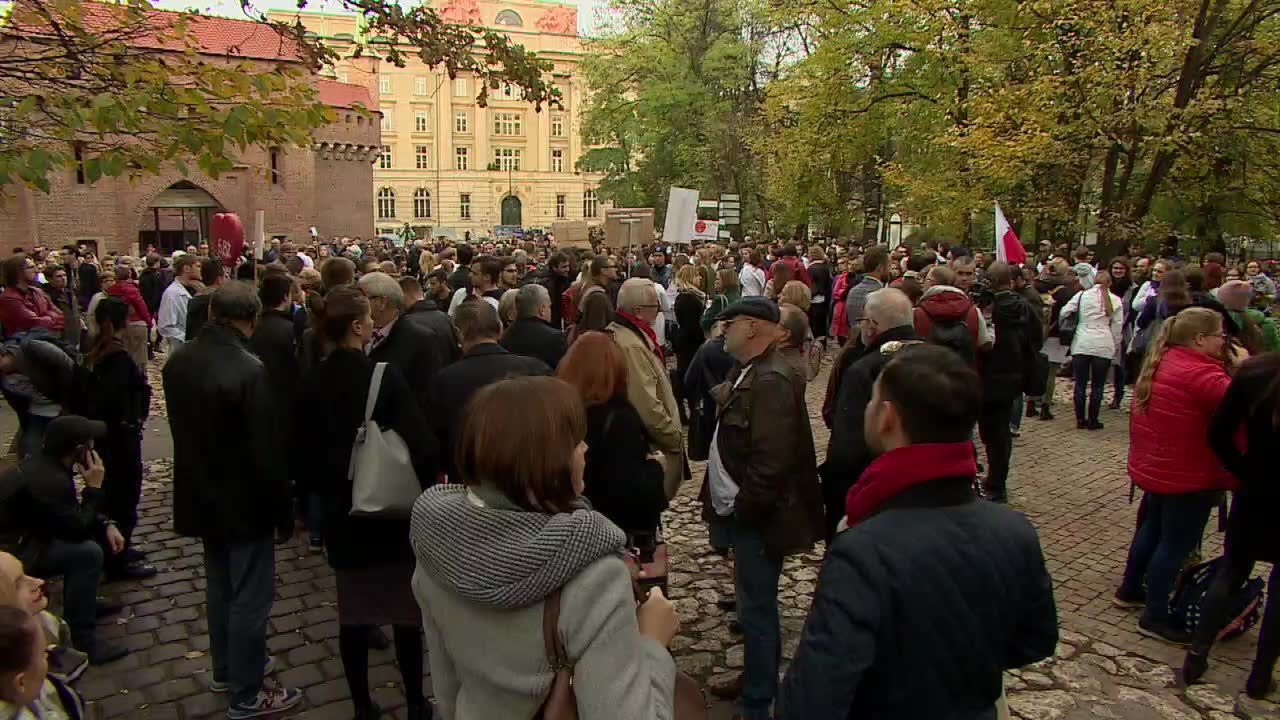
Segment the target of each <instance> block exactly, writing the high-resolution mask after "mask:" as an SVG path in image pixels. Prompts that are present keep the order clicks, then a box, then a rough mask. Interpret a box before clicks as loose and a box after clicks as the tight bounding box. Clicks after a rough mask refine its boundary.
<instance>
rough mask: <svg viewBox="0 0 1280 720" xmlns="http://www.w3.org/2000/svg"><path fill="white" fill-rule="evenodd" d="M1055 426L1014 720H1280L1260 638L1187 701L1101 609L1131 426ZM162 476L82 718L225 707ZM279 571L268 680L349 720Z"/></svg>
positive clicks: (1237, 646) (724, 584)
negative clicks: (1040, 568)
mask: <svg viewBox="0 0 1280 720" xmlns="http://www.w3.org/2000/svg"><path fill="white" fill-rule="evenodd" d="M152 379H153V383H154V387H156V388H157V392H156V395H157V402H156V406H155V412H157V413H158V414H163V410H164V408H163V401H162V399H161V398H160V395H161V393H160V392H159V378H158V373H156V372H155V368H154V367H153V368H152ZM825 384H826V376H825V372H824V374H823V375H822V376H820V377H819V379H818V380H817V381H816V382H815V383H814V385H813V386H812V387H811V388H810V393H809V402H810V407H811V408H812V409H813V412H814V415H815V420H814V434H815V440H816V444H817V447H818V448H819V452H820V453H821V452H822V451H823V450H824V449H825V447H826V443H827V431H826V429H825V427H823V426H822V423H821V421H820V420H818V419H816V416H817V409H818V408H819V407H820V405H821V396H822V392H823V389H824V388H825ZM1070 389H1071V385H1070V383H1069V382H1065V383H1062V382H1060V383H1059V393H1060V399H1065V398H1066V397H1067V395H1065V394H1064V393H1066V392H1069V391H1070ZM1057 413H1058V419H1056V420H1053V421H1049V422H1041V421H1038V420H1031V419H1028V420H1026V421H1025V422H1024V423H1023V431H1022V437H1021V438H1020V439H1018V440H1017V441H1016V443H1015V446H1014V458H1013V471H1012V476H1011V481H1010V492H1011V502H1012V506H1013V507H1015V508H1017V509H1018V510H1020V511H1022V512H1024V513H1026V514H1027V515H1028V517H1029V518H1030V519H1031V520H1032V522H1033V523H1034V524H1035V525H1036V526H1037V528H1038V529H1039V532H1040V536H1041V541H1042V543H1043V545H1044V549H1045V554H1046V557H1047V561H1048V564H1049V568H1050V571H1051V572H1052V574H1053V577H1054V580H1055V586H1056V596H1057V602H1058V609H1059V613H1060V616H1061V621H1062V627H1063V636H1062V644H1061V645H1060V646H1059V648H1058V651H1057V653H1056V655H1055V657H1053V658H1050V659H1049V660H1047V661H1045V662H1043V663H1040V664H1038V665H1036V666H1032V667H1030V668H1026V669H1024V670H1022V671H1018V672H1013V673H1010V674H1009V677H1008V679H1007V683H1006V684H1007V687H1008V691H1009V704H1010V708H1011V710H1012V711H1013V713H1014V715H1015V717H1018V718H1023V719H1024V720H1054V719H1057V718H1064V719H1066V720H1075V719H1077V718H1081V719H1083V718H1124V719H1125V720H1145V719H1148V718H1150V719H1155V718H1167V719H1170V720H1195V719H1197V718H1203V719H1205V720H1226V719H1227V718H1235V717H1243V718H1258V719H1265V718H1271V719H1274V720H1280V708H1277V707H1276V706H1274V705H1270V704H1266V703H1252V702H1241V701H1240V700H1239V698H1237V695H1236V693H1237V692H1238V690H1239V689H1240V688H1241V687H1242V686H1243V681H1244V680H1243V679H1244V674H1245V672H1246V671H1247V669H1248V665H1249V662H1250V659H1251V657H1252V653H1253V649H1254V643H1255V640H1256V630H1255V631H1253V632H1251V633H1250V634H1249V635H1248V636H1246V637H1244V638H1240V639H1237V640H1234V641H1231V642H1228V643H1222V644H1220V645H1219V646H1218V647H1217V648H1215V650H1214V657H1213V667H1212V669H1211V670H1210V672H1209V674H1208V676H1207V680H1208V681H1209V682H1211V683H1214V684H1213V685H1208V686H1201V687H1198V688H1193V689H1192V690H1190V691H1186V692H1184V691H1182V690H1180V689H1177V688H1175V687H1174V683H1173V678H1174V675H1173V672H1172V670H1171V669H1170V668H1169V667H1168V663H1175V664H1176V663H1180V661H1181V653H1180V651H1178V650H1176V649H1174V648H1171V647H1169V646H1166V645H1163V644H1161V643H1158V642H1155V641H1153V640H1150V639H1147V638H1145V637H1142V636H1139V635H1138V634H1137V632H1136V625H1135V621H1136V616H1135V615H1134V614H1132V613H1130V612H1125V611H1121V610H1118V609H1116V608H1113V607H1112V606H1111V605H1110V602H1109V598H1110V594H1111V593H1112V591H1113V590H1114V587H1115V585H1116V584H1117V582H1118V579H1119V575H1120V572H1121V569H1122V568H1123V566H1124V554H1125V550H1126V548H1127V546H1128V542H1129V539H1130V536H1131V534H1132V532H1133V517H1134V511H1135V508H1136V506H1135V505H1130V504H1129V503H1128V481H1127V478H1126V475H1125V472H1124V463H1125V455H1126V451H1127V418H1126V416H1125V414H1124V412H1123V411H1110V410H1104V415H1103V418H1102V420H1103V422H1104V423H1105V424H1106V428H1105V429H1104V430H1102V431H1099V432H1087V431H1079V430H1076V429H1075V424H1074V422H1072V418H1071V411H1070V408H1069V406H1068V405H1067V404H1066V403H1064V402H1061V401H1060V402H1059V404H1058V406H1057ZM171 470H172V464H171V462H170V461H169V460H166V459H159V460H154V461H150V462H148V463H147V468H146V482H145V485H144V500H143V503H142V505H141V507H140V512H141V525H140V526H139V528H138V533H137V537H138V539H139V541H140V543H141V546H142V548H143V549H144V550H146V551H147V552H148V553H149V556H150V558H151V559H152V560H153V561H155V562H156V564H157V565H160V566H161V567H162V568H163V572H161V574H159V575H158V576H156V577H154V578H151V579H149V580H146V581H144V582H142V583H128V584H122V585H116V586H111V587H110V588H109V591H110V592H111V593H112V594H114V595H115V596H117V597H118V598H119V599H120V600H122V601H124V602H125V603H127V604H128V609H127V610H126V611H125V612H124V613H123V615H122V616H121V617H119V618H115V619H110V620H107V621H104V623H105V624H104V626H103V627H102V628H101V631H102V633H103V634H104V635H107V636H109V637H113V638H117V639H120V640H122V641H123V642H125V643H126V644H127V645H128V646H129V647H130V648H131V649H133V650H134V652H133V654H131V655H130V656H128V657H127V658H125V659H124V660H121V661H119V662H117V663H114V664H112V665H109V666H106V667H105V668H92V669H90V670H89V672H88V673H86V674H85V676H84V678H83V679H81V680H80V682H79V683H78V687H79V688H80V690H81V691H82V692H83V693H84V694H85V696H86V698H87V699H88V700H90V701H91V717H93V718H99V719H105V718H115V717H128V718H139V719H140V720H150V719H157V720H159V719H161V718H164V719H168V718H179V719H181V720H194V719H195V718H206V717H217V716H220V714H221V712H222V710H223V708H224V703H223V700H222V699H221V697H220V696H216V695H213V694H211V693H209V692H208V690H207V683H208V680H209V658H208V655H207V651H208V644H209V636H208V629H207V625H206V622H205V616H204V607H203V605H204V579H203V568H202V563H201V555H200V546H199V543H197V542H195V541H193V540H190V539H186V538H180V537H177V536H176V535H174V533H173V532H172V518H171V511H170V496H171V493H170V487H169V484H170V481H171ZM701 474H702V467H701V464H696V465H695V468H694V476H695V482H691V483H689V484H687V485H686V487H684V488H683V489H682V491H681V494H680V497H679V498H678V499H677V500H676V502H675V503H674V504H673V507H672V509H671V510H670V511H669V512H668V514H667V517H666V523H665V525H666V528H667V532H668V541H669V546H670V550H671V553H672V568H673V572H672V576H671V596H672V598H673V600H674V602H675V604H676V607H677V608H678V610H679V612H680V615H681V619H682V628H681V632H680V635H679V636H678V637H677V638H676V640H675V642H674V643H673V645H672V651H673V653H674V654H675V656H676V660H677V663H678V665H679V666H680V667H681V668H682V669H683V670H685V671H687V672H690V673H691V674H693V675H695V676H697V677H699V678H701V679H703V680H704V681H707V682H709V683H713V684H714V683H720V682H725V681H727V680H728V679H730V678H732V677H733V675H734V673H736V672H737V671H738V669H739V668H741V666H742V645H741V638H740V637H737V636H734V635H733V634H731V633H730V632H729V628H728V621H729V620H730V619H731V618H732V614H731V613H725V612H723V611H721V610H720V609H719V608H718V607H717V606H716V603H715V601H716V600H718V599H720V598H721V597H723V596H726V595H728V594H731V592H732V575H731V571H730V568H729V565H728V564H726V562H725V561H724V560H723V559H722V558H720V557H719V556H716V555H713V554H711V553H710V550H709V548H708V547H707V543H706V528H705V526H704V525H703V523H702V522H701V520H700V519H699V512H700V505H699V504H698V503H697V501H696V499H695V497H696V493H697V482H696V481H697V480H700V478H701ZM1211 529H1212V528H1211ZM1219 538H1220V536H1218V535H1214V534H1212V533H1210V534H1208V535H1207V536H1206V541H1205V544H1204V551H1203V552H1204V555H1205V556H1206V557H1208V556H1212V555H1213V554H1215V553H1217V552H1218V550H1219V547H1220V544H1219ZM821 552H822V548H821V547H819V548H817V549H815V551H814V552H812V553H809V554H806V555H804V556H800V557H795V558H792V559H790V560H788V561H787V563H786V565H785V569H784V574H785V577H784V579H783V586H782V590H781V593H780V601H781V605H782V624H783V631H784V656H785V657H786V658H790V657H791V655H792V653H793V651H794V649H795V645H796V643H797V641H798V639H799V634H800V631H801V630H802V628H803V623H804V617H805V612H806V609H807V607H808V605H809V602H810V600H811V598H812V595H813V592H814V588H815V586H816V584H817V579H818V571H819V569H820V561H821ZM276 564H277V587H276V602H275V605H274V607H273V609H272V617H271V623H270V632H271V637H270V639H269V647H270V650H271V652H272V653H273V654H274V655H275V656H276V658H277V662H278V667H279V674H278V677H279V679H280V680H281V681H283V682H284V683H286V684H289V685H294V686H298V687H301V688H303V689H304V691H305V695H306V704H305V709H304V710H302V711H301V712H299V713H297V714H296V717H305V718H316V719H317V720H318V719H328V718H336V719H342V720H345V719H346V718H349V717H350V703H349V702H347V688H346V684H345V681H344V680H343V676H342V666H341V661H340V660H339V658H338V648H337V639H336V638H337V633H338V626H337V613H336V610H335V607H334V602H335V597H334V584H333V575H332V573H331V572H330V571H329V569H328V567H327V565H326V564H325V562H324V559H323V557H322V556H320V555H308V554H305V552H304V551H300V550H299V549H298V548H296V547H294V546H293V545H288V546H282V547H281V548H280V549H279V551H278V554H277V563H276ZM54 596H55V598H56V597H57V593H54ZM370 668H371V669H370V677H371V686H373V687H375V688H377V689H376V690H375V691H374V694H375V697H376V699H377V700H378V702H379V703H380V704H381V705H382V706H383V707H384V708H388V709H395V713H396V714H395V715H394V717H402V715H400V714H399V713H402V712H403V709H402V707H400V706H401V705H402V702H403V701H402V699H401V695H400V692H399V689H398V688H397V687H396V683H397V679H398V672H397V671H396V669H395V667H394V664H393V657H392V654H391V653H390V652H389V651H376V650H375V651H372V653H371V657H370ZM429 687H430V686H429V685H428V689H429ZM1240 697H1241V698H1242V697H1243V696H1240ZM729 715H730V707H729V706H728V704H725V703H718V704H716V705H715V706H714V707H713V713H712V716H713V718H717V719H718V720H719V719H722V718H728V717H729ZM495 720H497V719H495Z"/></svg>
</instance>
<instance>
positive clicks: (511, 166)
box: [493, 148, 520, 170]
mask: <svg viewBox="0 0 1280 720" xmlns="http://www.w3.org/2000/svg"><path fill="white" fill-rule="evenodd" d="M493 162H494V164H495V165H497V166H498V169H499V170H519V169H520V150H518V149H516V148H494V149H493Z"/></svg>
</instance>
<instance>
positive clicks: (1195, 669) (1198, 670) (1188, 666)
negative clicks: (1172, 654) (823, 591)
mask: <svg viewBox="0 0 1280 720" xmlns="http://www.w3.org/2000/svg"><path fill="white" fill-rule="evenodd" d="M1208 669H1209V653H1207V652H1196V651H1195V650H1188V651H1187V657H1186V658H1184V659H1183V661H1182V684H1183V685H1195V684H1196V683H1198V682H1200V678H1202V677H1204V674H1205V671H1207V670H1208Z"/></svg>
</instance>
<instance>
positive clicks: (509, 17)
mask: <svg viewBox="0 0 1280 720" xmlns="http://www.w3.org/2000/svg"><path fill="white" fill-rule="evenodd" d="M493 24H494V25H509V26H511V27H520V26H522V25H524V21H523V20H521V19H520V15H519V13H517V12H516V11H515V10H503V11H502V12H500V13H498V16H497V17H496V18H494V19H493Z"/></svg>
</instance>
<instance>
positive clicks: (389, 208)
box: [378, 188, 396, 218]
mask: <svg viewBox="0 0 1280 720" xmlns="http://www.w3.org/2000/svg"><path fill="white" fill-rule="evenodd" d="M395 216H396V191H395V190H392V189H391V188H382V189H381V190H379V191H378V217H380V218H393V217H395Z"/></svg>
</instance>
